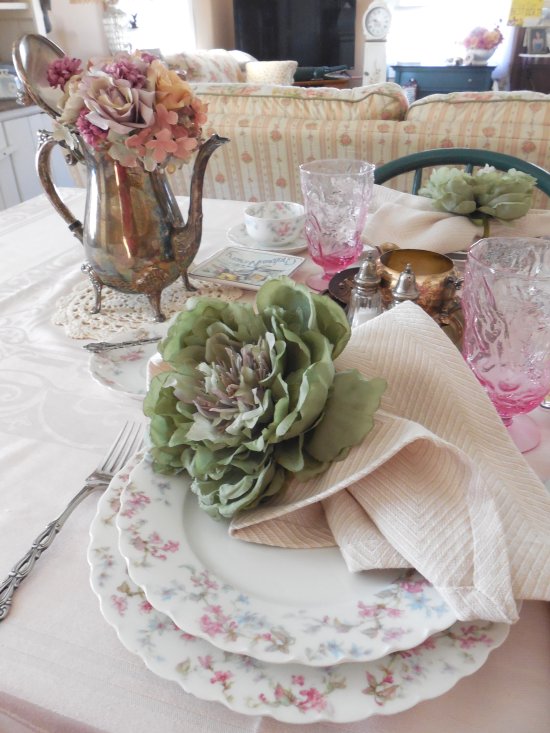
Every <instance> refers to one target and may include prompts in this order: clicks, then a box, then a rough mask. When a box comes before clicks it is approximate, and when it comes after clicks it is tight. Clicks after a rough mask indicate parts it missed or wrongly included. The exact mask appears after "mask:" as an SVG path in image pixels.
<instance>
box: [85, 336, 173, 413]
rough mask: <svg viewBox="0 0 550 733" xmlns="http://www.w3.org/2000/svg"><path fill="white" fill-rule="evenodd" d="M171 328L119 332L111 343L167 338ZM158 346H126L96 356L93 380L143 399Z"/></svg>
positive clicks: (93, 354) (91, 363)
mask: <svg viewBox="0 0 550 733" xmlns="http://www.w3.org/2000/svg"><path fill="white" fill-rule="evenodd" d="M167 330H168V325H167V324H166V323H163V324H151V326H148V327H147V328H146V329H140V330H139V332H137V331H129V332H125V333H117V334H116V336H113V337H112V339H110V342H115V343H116V342H121V341H135V340H137V339H140V338H149V337H153V336H164V335H165V334H166V332H167ZM157 347H158V344H155V343H152V344H141V345H139V346H124V347H122V348H120V349H111V350H106V351H99V352H97V353H92V354H91V356H90V363H89V369H90V373H91V375H92V377H93V378H94V379H95V380H96V382H99V383H100V384H102V385H103V386H104V387H108V388H109V389H112V390H114V391H115V392H123V393H124V394H127V395H129V396H130V397H134V398H136V399H143V398H144V397H145V391H146V380H147V362H148V361H149V359H150V358H151V357H152V356H153V354H155V353H156V351H157Z"/></svg>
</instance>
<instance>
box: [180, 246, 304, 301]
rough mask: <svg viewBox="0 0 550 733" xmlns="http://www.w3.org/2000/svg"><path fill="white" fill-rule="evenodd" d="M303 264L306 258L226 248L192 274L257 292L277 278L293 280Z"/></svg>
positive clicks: (192, 269) (192, 270) (190, 271)
mask: <svg viewBox="0 0 550 733" xmlns="http://www.w3.org/2000/svg"><path fill="white" fill-rule="evenodd" d="M303 261H304V258H303V257H295V256H294V255H285V254H280V253H278V252H266V251H264V250H259V249H245V248H244V247H226V248H225V249H222V250H220V251H219V252H216V254H215V255H213V256H212V257H209V258H208V259H207V260H205V261H204V262H201V263H199V264H198V265H194V266H193V267H191V268H190V270H189V274H190V275H191V276H192V277H198V278H204V279H207V280H212V281H213V282H216V283H221V284H230V285H238V286H239V287H241V288H248V289H250V290H257V289H258V288H259V287H260V286H261V285H263V284H264V283H265V282H267V281H268V280H271V279H272V278H274V277H280V276H281V275H288V276H290V275H291V274H292V273H293V272H294V271H295V270H297V269H298V267H300V265H301V264H302V262H303Z"/></svg>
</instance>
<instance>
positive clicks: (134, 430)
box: [0, 422, 144, 621]
mask: <svg viewBox="0 0 550 733" xmlns="http://www.w3.org/2000/svg"><path fill="white" fill-rule="evenodd" d="M143 427H144V426H143V425H141V424H139V423H132V422H127V423H126V424H125V425H124V427H123V428H122V430H121V431H120V433H119V434H118V435H117V437H116V439H115V442H114V443H113V444H112V446H111V447H110V449H109V451H108V453H107V455H106V456H105V458H104V459H103V461H101V463H100V464H99V465H98V466H97V468H96V469H95V470H94V471H92V473H91V474H90V475H89V476H88V477H87V478H86V479H85V481H84V487H83V488H82V489H81V490H80V491H79V492H78V494H75V496H73V498H72V499H71V500H70V502H69V503H68V504H67V506H66V507H65V509H64V510H63V511H62V512H61V514H60V515H59V516H58V517H57V519H54V520H53V522H50V523H49V524H48V526H47V527H46V528H45V529H44V530H43V531H42V532H41V533H40V534H39V535H38V537H37V538H36V539H35V541H34V542H33V544H32V547H31V549H30V550H29V551H28V552H27V554H26V555H24V556H23V557H22V558H21V560H19V562H18V563H17V564H16V565H14V567H13V568H12V569H11V571H10V573H9V575H8V577H7V578H6V579H5V580H4V581H3V583H1V584H0V621H3V620H4V619H5V618H6V616H7V615H8V613H9V612H10V609H11V603H12V599H13V595H14V593H15V591H16V590H17V588H18V587H19V585H20V584H21V583H22V582H23V581H24V580H25V578H26V577H27V576H28V575H29V573H30V572H31V570H32V569H33V567H34V564H35V563H36V561H37V560H38V558H39V557H40V555H41V554H42V553H43V552H44V550H47V549H48V547H49V546H50V545H51V544H52V542H53V541H54V539H55V538H56V537H57V534H58V533H59V531H60V530H61V528H62V527H63V525H64V524H65V522H66V520H67V518H68V517H69V515H70V514H72V512H73V511H74V509H76V507H77V506H78V505H79V504H80V502H81V501H82V500H83V499H85V498H86V497H87V496H89V495H90V494H91V493H92V492H94V491H97V490H98V489H105V488H107V486H108V485H109V483H110V482H111V479H112V478H113V477H114V475H115V474H116V473H117V472H118V471H120V469H121V468H124V466H125V464H126V463H127V462H128V460H129V459H130V458H131V457H132V455H133V454H134V453H135V452H136V451H138V450H139V449H140V448H141V447H142V445H143Z"/></svg>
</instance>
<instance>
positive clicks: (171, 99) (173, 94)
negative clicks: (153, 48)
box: [147, 59, 193, 110]
mask: <svg viewBox="0 0 550 733" xmlns="http://www.w3.org/2000/svg"><path fill="white" fill-rule="evenodd" d="M147 78H148V80H150V81H152V82H153V85H154V89H155V92H156V100H157V103H158V104H160V103H162V104H163V105H164V106H165V107H166V109H167V110H172V109H181V108H182V107H186V106H187V105H188V104H191V102H192V101H193V91H192V90H191V87H190V86H189V84H188V83H187V82H186V81H184V80H183V79H182V78H181V77H180V76H179V74H178V73H177V72H176V71H173V70H171V69H167V68H166V66H164V64H163V63H162V61H159V60H158V59H155V60H154V61H153V62H152V63H151V66H150V67H149V70H148V73H147Z"/></svg>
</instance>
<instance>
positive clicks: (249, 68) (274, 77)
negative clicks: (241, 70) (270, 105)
mask: <svg viewBox="0 0 550 733" xmlns="http://www.w3.org/2000/svg"><path fill="white" fill-rule="evenodd" d="M297 68H298V62H297V61H249V62H248V63H247V65H246V81H247V82H252V83H253V84H282V85H283V86H289V85H291V84H293V82H294V74H295V72H296V69H297Z"/></svg>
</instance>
